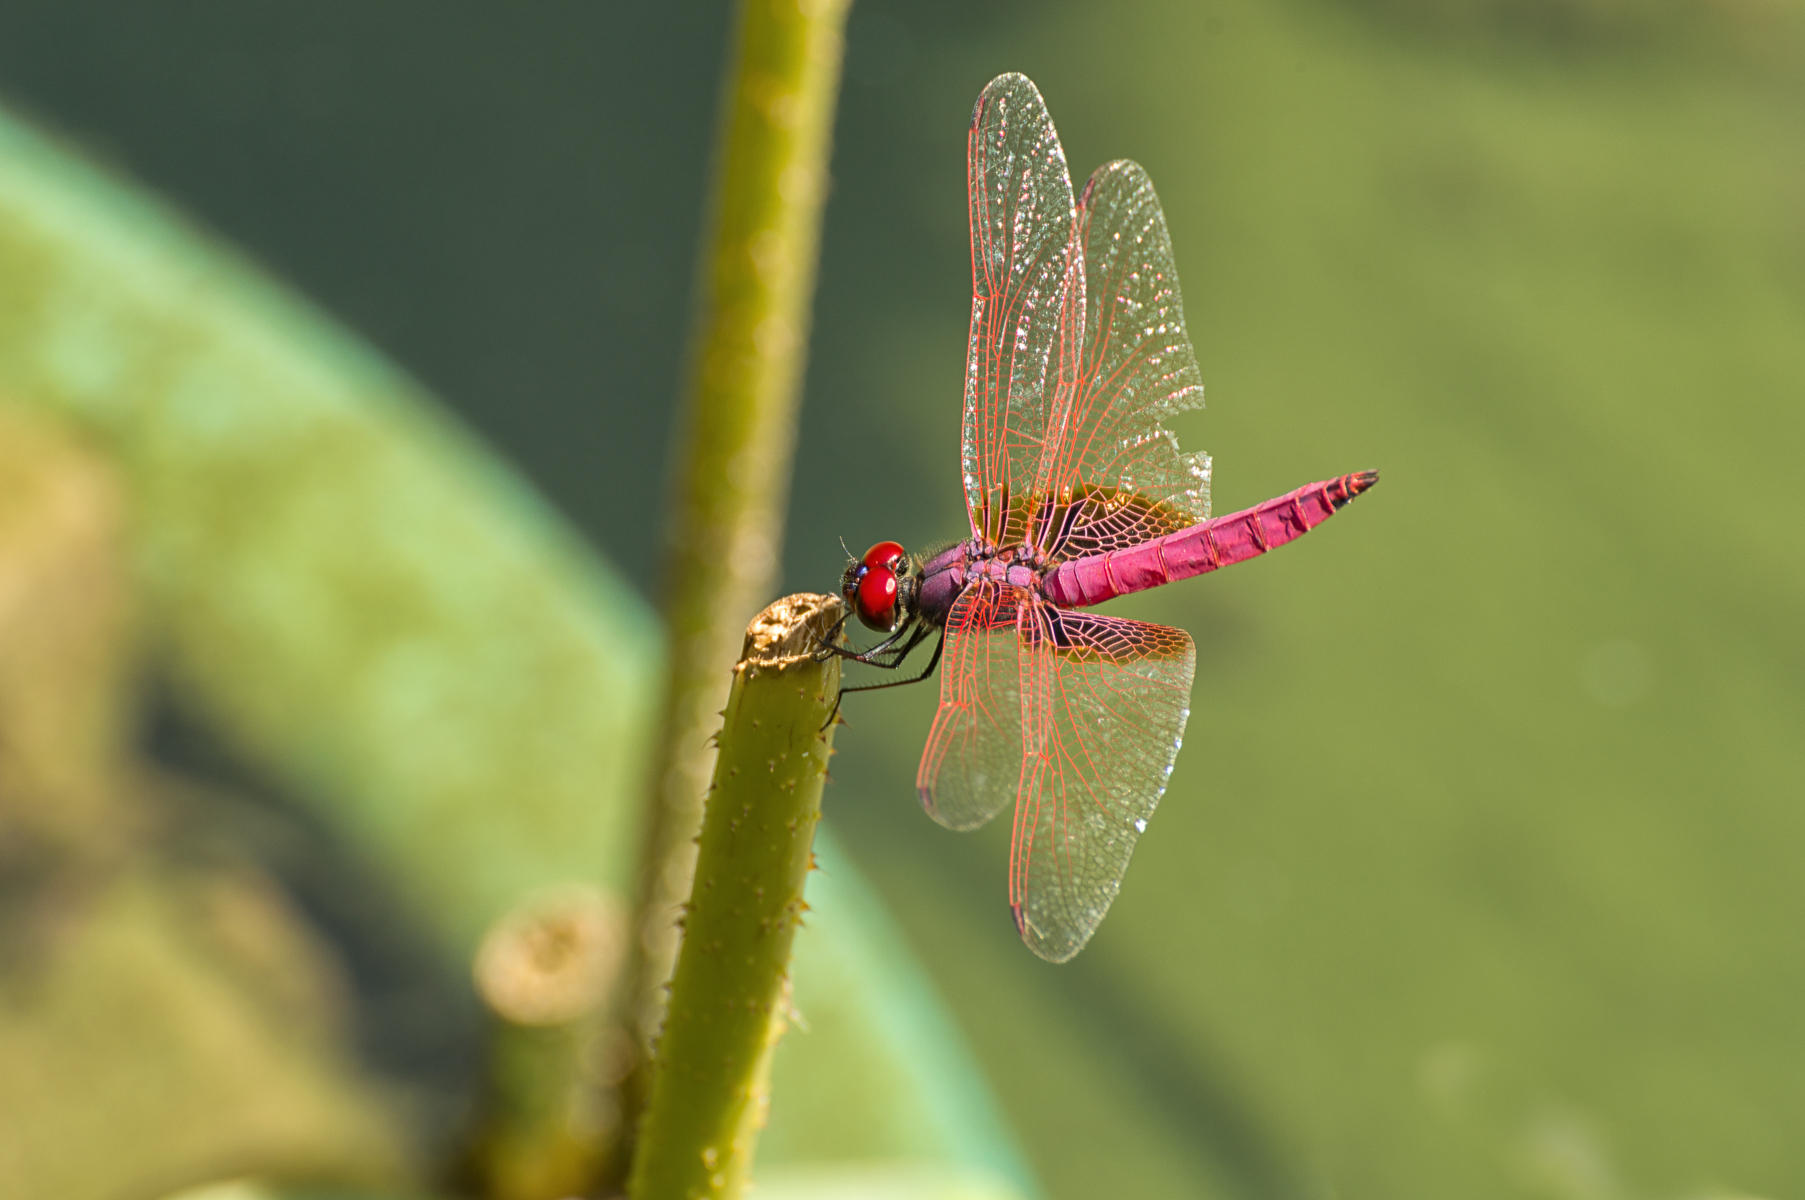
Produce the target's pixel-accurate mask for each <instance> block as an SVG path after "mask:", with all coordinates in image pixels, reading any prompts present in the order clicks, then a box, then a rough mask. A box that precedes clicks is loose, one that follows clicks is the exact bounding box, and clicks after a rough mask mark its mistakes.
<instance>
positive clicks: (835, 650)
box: [815, 617, 929, 670]
mask: <svg viewBox="0 0 1805 1200" xmlns="http://www.w3.org/2000/svg"><path fill="white" fill-rule="evenodd" d="M845 623H846V618H844V617H842V618H840V624H841V625H844V624H845ZM927 628H929V627H928V626H918V625H917V624H916V623H915V622H913V621H911V622H909V623H908V624H905V625H904V626H903V627H902V628H901V629H898V630H897V631H896V632H895V633H893V634H891V635H890V636H889V637H887V638H885V639H884V640H883V641H881V642H879V643H878V644H877V645H875V646H872V647H871V648H870V649H868V650H854V649H852V648H851V647H848V646H839V645H836V644H834V641H833V638H834V636H836V635H838V634H839V632H840V629H839V626H835V627H834V629H833V630H832V632H831V633H830V634H829V636H828V638H827V639H826V640H825V641H823V642H822V643H821V648H820V649H819V650H817V651H815V654H816V656H817V657H819V658H823V659H825V658H827V657H828V656H830V655H834V654H837V655H839V656H840V657H841V658H845V659H851V660H852V661H853V662H856V663H864V664H865V665H866V666H868V667H883V668H884V669H886V670H894V669H895V668H896V667H897V665H898V664H900V663H901V662H902V660H903V659H904V658H906V657H907V656H908V653H909V651H910V650H913V649H914V648H915V647H916V646H917V645H918V644H919V643H920V642H921V639H922V638H923V637H925V636H927V635H926V633H925V632H921V631H922V630H925V629H927ZM904 638H911V639H912V640H911V641H910V642H909V643H908V644H907V645H906V646H904V647H903V648H901V649H900V650H898V649H893V648H892V647H894V646H895V645H896V643H898V642H900V641H902V640H903V639H904ZM885 655H889V656H890V661H889V662H884V661H882V659H883V657H884V656H885Z"/></svg>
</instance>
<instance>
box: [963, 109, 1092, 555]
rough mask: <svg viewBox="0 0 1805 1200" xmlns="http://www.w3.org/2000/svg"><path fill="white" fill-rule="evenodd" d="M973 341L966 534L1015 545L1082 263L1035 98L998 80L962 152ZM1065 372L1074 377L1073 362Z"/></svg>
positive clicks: (1056, 151)
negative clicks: (964, 156)
mask: <svg viewBox="0 0 1805 1200" xmlns="http://www.w3.org/2000/svg"><path fill="white" fill-rule="evenodd" d="M966 182H967V187H968V189H969V192H968V194H969V199H970V205H971V337H970V342H969V344H968V346H967V349H966V365H965V428H964V475H965V501H966V506H967V508H968V510H969V511H970V514H971V528H972V536H973V537H975V538H977V539H979V540H980V541H983V542H986V543H988V544H990V545H993V546H1001V545H1010V544H1013V543H1015V542H1019V541H1020V540H1022V538H1023V536H1024V534H1025V531H1026V525H1027V521H1026V517H1025V514H1026V512H1027V506H1028V501H1029V498H1030V497H1031V495H1032V494H1033V492H1034V487H1035V484H1036V482H1037V481H1038V480H1039V479H1040V478H1041V477H1042V475H1044V473H1045V470H1044V468H1045V463H1046V461H1047V459H1048V454H1047V452H1046V433H1047V429H1048V406H1049V404H1050V403H1051V401H1052V400H1053V396H1054V392H1055V391H1056V390H1057V389H1056V388H1055V387H1054V381H1053V380H1050V379H1049V373H1051V374H1052V375H1053V376H1054V379H1056V378H1057V375H1058V371H1059V363H1058V360H1057V358H1056V353H1057V351H1058V348H1059V346H1060V345H1061V344H1067V345H1069V346H1071V347H1073V348H1075V347H1077V345H1078V344H1079V336H1080V334H1081V330H1078V329H1076V328H1067V329H1066V330H1065V331H1064V334H1063V335H1062V324H1064V325H1067V326H1070V325H1071V324H1072V323H1073V322H1078V321H1082V320H1083V317H1084V311H1083V308H1084V306H1083V299H1082V296H1081V295H1080V296H1077V297H1075V298H1074V297H1071V296H1069V293H1070V292H1071V290H1072V289H1074V288H1082V286H1083V272H1082V263H1081V262H1080V261H1079V259H1078V257H1077V250H1076V243H1074V242H1073V240H1072V227H1073V219H1074V214H1075V206H1074V204H1073V201H1072V179H1071V175H1070V174H1069V173H1068V171H1067V170H1066V163H1065V151H1064V150H1062V149H1061V148H1060V145H1059V135H1058V134H1057V133H1056V132H1055V131H1054V129H1053V122H1052V119H1051V118H1049V117H1048V116H1047V107H1046V104H1045V103H1044V102H1042V100H1041V98H1040V92H1039V91H1037V90H1036V89H1035V87H1034V84H1033V83H1031V82H1030V81H1029V80H1028V79H1027V77H1025V76H1022V75H1013V74H1011V75H1000V76H998V77H997V78H996V79H994V80H992V81H991V82H990V84H989V86H987V87H986V88H985V89H984V92H983V94H982V95H980V96H979V97H978V104H977V107H976V108H975V109H974V110H973V111H972V124H971V134H970V139H969V143H968V147H967V180H966ZM1069 367H1070V368H1071V369H1073V370H1075V367H1076V355H1075V353H1074V354H1073V356H1072V361H1071V363H1070V364H1069Z"/></svg>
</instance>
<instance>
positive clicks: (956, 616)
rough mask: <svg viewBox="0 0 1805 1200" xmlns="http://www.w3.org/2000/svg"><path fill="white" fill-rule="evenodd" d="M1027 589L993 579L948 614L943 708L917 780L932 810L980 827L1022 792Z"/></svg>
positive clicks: (954, 824)
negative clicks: (1021, 623) (1021, 627)
mask: <svg viewBox="0 0 1805 1200" xmlns="http://www.w3.org/2000/svg"><path fill="white" fill-rule="evenodd" d="M1022 599H1023V593H1021V592H1020V591H1018V590H1017V589H1015V588H1012V587H1007V586H1005V585H1003V584H1000V583H997V582H996V581H994V580H978V581H976V582H974V583H972V584H971V585H970V586H968V587H967V588H966V589H965V591H964V592H963V593H961V594H960V596H959V598H958V599H956V600H954V601H953V606H952V609H951V610H950V612H949V613H948V615H947V621H946V646H945V647H944V649H943V652H942V654H941V657H940V709H939V711H938V712H936V713H935V714H934V724H933V727H932V728H931V729H930V730H929V731H928V744H927V748H926V749H925V750H923V751H922V755H921V769H920V771H919V772H918V773H917V774H916V777H915V786H916V789H917V790H918V791H919V792H920V793H921V802H922V804H923V805H924V806H926V808H927V810H928V813H929V814H930V815H931V816H932V817H933V818H934V819H935V820H936V821H938V822H940V823H941V824H942V825H945V826H947V827H948V828H951V829H975V828H977V827H978V826H979V825H982V824H983V823H984V822H986V821H988V820H990V818H992V817H994V816H996V814H997V813H998V812H1000V811H1001V810H1002V808H1003V806H1004V805H1006V804H1008V803H1009V802H1010V801H1011V800H1013V799H1014V798H1015V789H1016V782H1017V778H1018V776H1019V775H1020V772H1021V765H1022V703H1021V692H1020V686H1021V669H1022V668H1021V663H1022V649H1021V646H1022V644H1021V637H1020V635H1019V634H1018V633H1017V630H1016V625H1017V621H1018V618H1019V616H1020V613H1021V611H1022Z"/></svg>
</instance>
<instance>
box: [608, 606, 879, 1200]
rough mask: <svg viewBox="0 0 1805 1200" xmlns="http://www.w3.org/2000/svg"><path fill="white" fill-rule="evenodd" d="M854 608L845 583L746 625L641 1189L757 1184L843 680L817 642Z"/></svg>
mask: <svg viewBox="0 0 1805 1200" xmlns="http://www.w3.org/2000/svg"><path fill="white" fill-rule="evenodd" d="M843 611H844V606H843V605H842V604H841V602H840V601H839V600H838V599H836V598H834V597H832V596H814V595H799V596H790V597H787V598H786V599H783V600H779V601H778V602H777V603H775V604H773V605H772V606H771V607H769V608H767V609H766V610H765V611H764V612H762V613H760V614H759V615H758V617H757V618H756V619H754V620H753V622H752V624H751V626H750V627H749V628H748V629H747V631H746V644H745V651H744V653H743V656H742V657H741V659H740V661H739V664H738V665H737V666H736V667H735V668H734V675H733V685H732V690H731V691H730V693H729V695H728V699H727V711H726V713H725V721H724V723H723V725H722V727H721V734H720V753H719V755H718V756H717V758H716V760H715V770H714V783H713V784H712V786H711V787H710V788H709V791H708V802H707V808H706V812H705V814H704V817H703V823H702V836H701V839H700V844H699V853H698V856H697V861H696V874H695V883H694V885H693V889H692V891H691V893H690V903H689V909H688V914H687V916H686V918H685V927H686V928H685V933H684V938H683V948H682V951H681V953H680V955H679V957H678V960H677V969H676V972H675V974H674V975H673V976H672V979H671V995H670V1006H669V1012H668V1014H667V1016H666V1018H665V1023H664V1031H663V1033H662V1034H660V1036H659V1039H658V1050H657V1055H656V1057H655V1059H654V1061H653V1064H652V1076H651V1095H650V1102H649V1104H648V1105H647V1110H646V1118H645V1124H644V1126H643V1128H642V1129H641V1130H640V1139H639V1146H638V1152H637V1154H636V1155H635V1157H634V1162H633V1177H632V1184H631V1187H630V1189H629V1190H630V1193H631V1195H632V1196H633V1197H634V1200H665V1198H667V1197H694V1196H711V1197H714V1196H722V1197H730V1196H737V1195H739V1194H740V1192H741V1190H742V1188H743V1185H744V1183H745V1180H746V1176H747V1172H748V1170H749V1168H750V1166H751V1163H752V1150H753V1144H754V1141H755V1140H756V1137H757V1133H758V1130H759V1128H760V1127H761V1126H762V1125H763V1124H764V1116H765V1110H766V1108H767V1105H768V1098H767V1093H766V1081H767V1079H768V1078H769V1073H770V1062H771V1051H772V1049H773V1048H774V1047H775V1046H776V1044H777V1039H778V1037H779V1035H781V1033H782V1032H783V1027H784V1011H785V1009H786V1007H787V1004H788V998H789V962H790V945H791V942H792V941H793V940H794V938H795V933H796V926H797V925H799V924H800V923H801V919H802V913H803V912H804V911H805V910H806V908H807V905H805V904H804V903H803V899H802V888H803V881H804V879H805V878H806V877H807V875H808V872H809V867H810V864H811V862H812V859H813V855H812V852H811V850H810V847H811V845H812V844H813V841H814V835H815V825H816V823H817V822H818V821H819V820H820V818H821V788H822V784H823V783H824V782H825V780H826V777H827V759H828V754H829V753H830V747H831V742H832V739H833V729H832V727H831V726H830V725H829V724H828V716H829V714H830V713H831V712H832V711H833V705H834V702H835V700H836V698H837V697H838V695H839V688H840V663H839V660H838V659H837V658H831V659H828V660H827V661H826V662H820V661H816V659H815V658H814V657H813V653H812V652H813V650H814V649H815V647H816V646H818V645H819V644H820V639H821V638H823V637H825V636H826V633H827V631H828V629H830V628H831V627H832V626H833V623H834V622H835V621H836V620H838V619H839V617H840V615H841V613H842V612H843Z"/></svg>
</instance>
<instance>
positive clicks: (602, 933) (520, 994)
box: [464, 884, 626, 1200]
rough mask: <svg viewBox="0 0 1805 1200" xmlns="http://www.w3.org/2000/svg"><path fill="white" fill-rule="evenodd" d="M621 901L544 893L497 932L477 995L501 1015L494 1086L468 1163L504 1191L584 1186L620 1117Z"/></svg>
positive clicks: (570, 1190) (499, 1199)
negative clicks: (614, 1040) (616, 1010)
mask: <svg viewBox="0 0 1805 1200" xmlns="http://www.w3.org/2000/svg"><path fill="white" fill-rule="evenodd" d="M625 927H626V921H625V914H624V913H623V911H622V908H621V905H620V903H619V902H618V901H617V900H615V899H613V898H612V897H610V896H608V895H606V894H605V893H603V892H601V891H600V890H598V889H595V888H591V887H585V886H582V885H575V884H573V885H569V886H565V887H561V888H555V889H551V890H548V891H545V892H541V893H539V894H537V895H535V896H533V897H531V898H529V899H528V900H527V901H526V903H524V904H523V905H521V906H520V907H519V908H517V909H515V911H513V912H512V913H509V914H508V915H507V916H506V917H504V918H502V920H501V921H499V922H497V923H496V925H495V926H494V927H493V928H492V929H491V930H490V931H489V934H488V936H487V937H485V938H484V939H483V944H482V948H481V950H480V951H479V952H478V953H477V958H476V967H475V976H476V990H477V994H478V995H480V996H481V997H482V999H483V1003H484V1005H485V1006H486V1007H487V1008H488V1009H489V1012H490V1013H491V1015H492V1016H493V1017H494V1025H493V1027H492V1029H491V1032H490V1049H489V1068H488V1079H487V1094H486V1095H485V1096H484V1103H483V1111H482V1116H481V1119H480V1121H479V1123H478V1127H477V1130H476V1132H475V1135H474V1136H473V1137H472V1138H471V1141H470V1145H469V1148H468V1151H467V1153H468V1161H467V1162H466V1163H465V1164H464V1169H465V1174H466V1177H467V1178H466V1180H465V1182H468V1183H470V1184H472V1185H473V1186H474V1189H475V1191H476V1192H477V1194H480V1195H482V1196H486V1197H491V1198H492V1200H553V1198H555V1197H559V1196H570V1195H575V1194H577V1193H578V1192H581V1191H582V1190H583V1188H584V1187H585V1186H586V1185H587V1184H588V1182H589V1180H590V1179H591V1177H592V1176H593V1175H594V1173H595V1171H596V1169H597V1167H598V1164H599V1160H600V1158H601V1155H602V1153H603V1147H604V1146H605V1144H606V1139H607V1138H608V1137H609V1136H610V1135H611V1134H613V1133H614V1132H615V1130H616V1128H617V1127H618V1125H619V1123H620V1113H619V1111H618V1107H617V1098H616V1097H615V1095H614V1094H613V1092H612V1090H611V1089H612V1086H613V1085H614V1084H615V1083H617V1082H618V1081H619V1080H618V1072H617V1068H618V1065H619V1064H618V1062H617V1060H618V1059H619V1058H620V1057H621V1056H620V1055H619V1054H616V1053H612V1052H611V1046H610V1035H613V1036H615V1037H619V1036H621V1035H620V1034H619V1031H618V1030H612V1029H610V1028H609V1027H607V1026H606V1025H605V1024H604V1023H603V1021H602V1015H603V1011H604V1009H605V1007H606V1004H607V1001H608V997H609V995H610V993H611V992H612V990H613V988H614V985H615V983H616V982H617V979H618V975H619V968H620V961H621V950H622V946H623V943H624V942H625V940H626V939H625V936H624V934H625Z"/></svg>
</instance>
